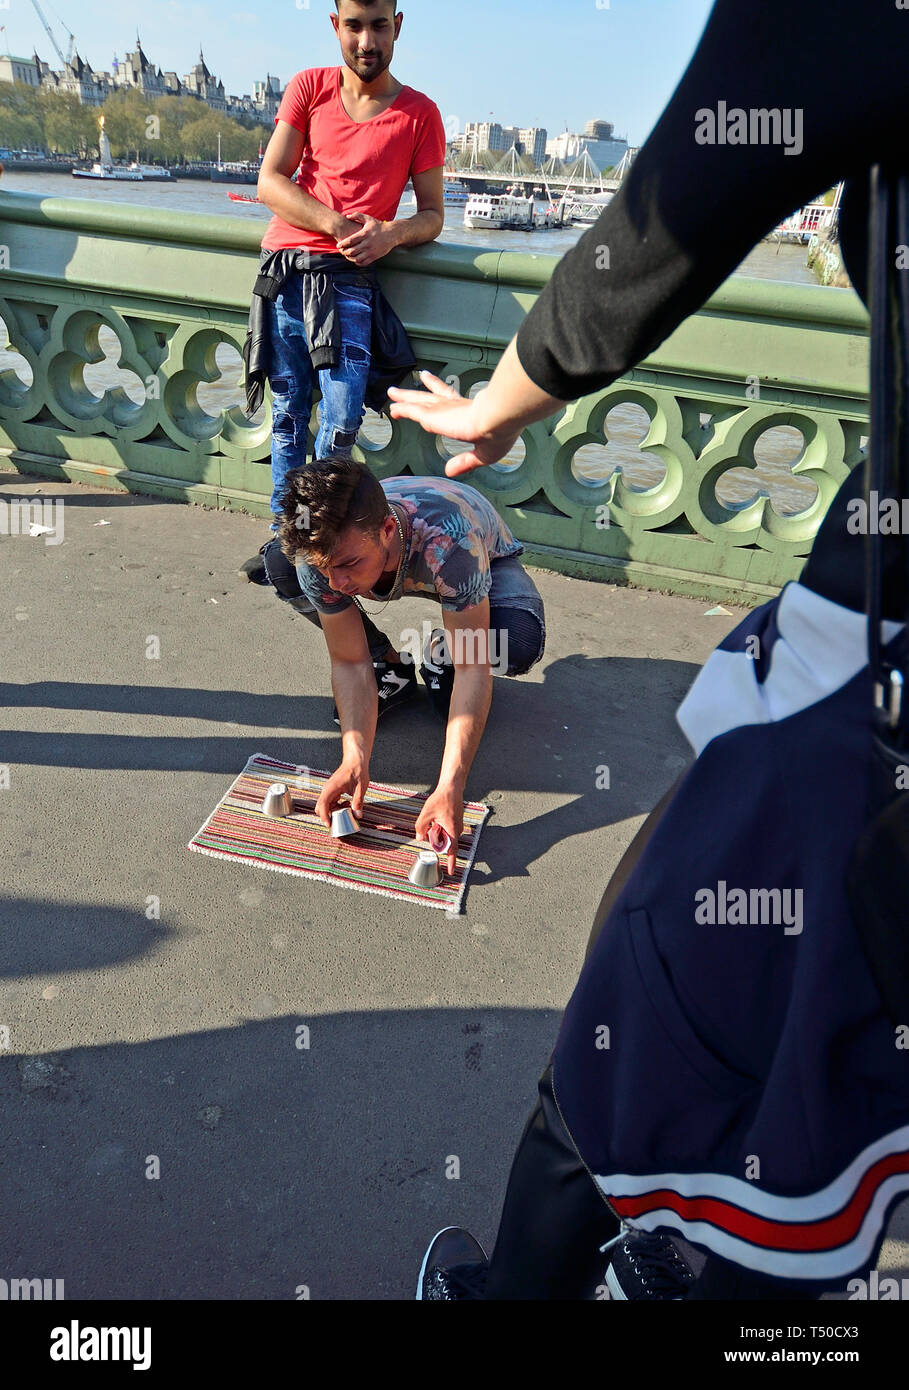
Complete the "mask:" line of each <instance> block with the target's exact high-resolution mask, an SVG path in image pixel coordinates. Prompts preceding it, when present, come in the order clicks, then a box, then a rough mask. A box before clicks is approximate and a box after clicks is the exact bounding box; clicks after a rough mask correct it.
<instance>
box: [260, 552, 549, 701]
mask: <svg viewBox="0 0 909 1390" xmlns="http://www.w3.org/2000/svg"><path fill="white" fill-rule="evenodd" d="M262 558H263V559H264V561H265V570H266V573H267V575H268V577H269V579H270V581H271V583H272V585H273V586H274V589H275V591H276V593H277V595H278V597H279V598H280V599H283V600H284V602H285V603H289V604H290V605H291V607H292V608H295V609H296V611H297V612H298V613H301V614H302V615H303V617H304V618H308V619H309V621H310V622H311V623H313V624H314V625H315V626H316V627H318V628H320V629H321V626H322V624H321V623H320V622H319V614H318V612H317V611H316V609H315V607H314V605H313V604H312V603H310V601H309V599H308V598H307V597H306V595H305V594H304V593H303V590H302V589H301V588H300V585H299V583H298V581H297V572H296V570H295V568H294V566H293V565H292V564H291V563H290V561H289V560H288V559H287V557H286V556H285V555H284V554H283V553H282V551H281V548H280V546H279V545H278V542H277V540H273V541H269V542H268V544H267V545H266V546H265V547H264V548H263V551H262ZM489 568H490V573H491V575H492V587H491V589H490V591H489V630H490V633H496V634H498V647H497V648H496V649H495V651H493V648H492V644H491V643H490V649H489V650H490V652H491V654H492V655H494V656H496V657H497V658H499V660H500V661H501V659H502V658H504V657H506V656H507V669H506V670H505V671H504V672H503V671H502V670H501V668H500V669H499V670H497V671H496V674H504V675H506V676H523V675H524V673H525V672H526V671H529V670H530V668H531V666H535V665H536V664H537V662H538V661H541V660H542V659H543V652H544V650H545V647H546V615H545V613H544V610H543V600H542V598H541V597H540V593H539V590H538V589H537V586H536V584H534V582H533V580H532V579H531V577H530V575H529V574H528V573H527V571H526V570H525V568H524V566H523V565H522V564H521V561H520V559H519V557H518V556H517V555H508V556H506V557H504V558H503V559H499V560H491V561H490V566H489ZM407 597H408V598H425V599H428V600H429V602H430V603H436V604H438V602H439V600H438V598H437V597H436V596H435V595H433V594H408V595H407ZM354 603H356V604H357V607H358V608H360V605H359V604H358V603H357V600H356V599H354ZM360 617H361V618H362V619H363V630H364V632H365V633H366V645H367V646H368V648H369V655H370V657H371V658H372V660H373V661H381V660H383V659H384V657H385V653H386V652H387V651H388V648H389V647H393V646H398V643H399V642H400V640H401V639H400V637H398V638H397V639H396V641H394V642H392V641H391V640H390V638H389V637H387V636H386V634H385V633H384V632H381V631H380V630H379V628H377V627H376V625H375V623H374V622H373V621H372V620H371V619H370V618H369V617H368V616H367V615H366V613H365V612H364V611H363V609H362V608H360ZM439 626H440V627H441V626H442V624H441V622H440V623H439ZM506 643H507V646H506V645H505V644H506Z"/></svg>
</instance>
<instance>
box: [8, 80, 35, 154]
mask: <svg viewBox="0 0 909 1390" xmlns="http://www.w3.org/2000/svg"><path fill="white" fill-rule="evenodd" d="M43 115H44V113H43V110H42V107H41V102H40V97H39V94H38V92H37V90H36V89H35V88H34V87H31V86H29V84H28V83H27V82H2V83H0V145H5V146H6V147H7V148H8V149H13V150H19V149H34V150H42V149H45V148H46V145H45V140H44V119H43Z"/></svg>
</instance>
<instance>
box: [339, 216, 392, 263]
mask: <svg viewBox="0 0 909 1390" xmlns="http://www.w3.org/2000/svg"><path fill="white" fill-rule="evenodd" d="M345 216H346V217H347V220H348V222H360V223H362V227H361V229H360V231H358V232H352V233H351V234H350V236H345V237H342V238H341V240H340V241H339V242H338V250H339V251H340V252H341V255H342V256H346V257H347V259H348V260H349V261H353V263H354V265H372V263H373V261H378V260H380V259H381V258H382V256H387V255H388V253H389V251H391V250H392V249H393V248H394V247H395V246H396V244H397V242H396V240H395V234H394V232H393V231H392V230H391V228H390V226H389V224H388V223H387V222H378V221H376V219H375V218H374V217H370V216H369V215H368V214H367V213H365V212H351V213H349V214H348V213H345Z"/></svg>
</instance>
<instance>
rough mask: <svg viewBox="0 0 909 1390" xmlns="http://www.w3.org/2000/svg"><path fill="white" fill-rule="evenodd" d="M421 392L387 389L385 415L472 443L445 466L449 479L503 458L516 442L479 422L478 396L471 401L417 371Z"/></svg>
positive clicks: (435, 378) (444, 384)
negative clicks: (389, 404) (387, 401)
mask: <svg viewBox="0 0 909 1390" xmlns="http://www.w3.org/2000/svg"><path fill="white" fill-rule="evenodd" d="M419 375H420V380H421V381H422V382H423V384H424V385H425V387H426V388H427V389H426V390H425V391H406V390H404V389H403V388H402V387H400V386H391V387H389V390H388V394H389V396H390V397H391V399H392V402H393V404H392V405H391V407H390V410H389V414H390V415H391V418H392V419H393V420H416V422H417V424H418V425H422V427H423V429H424V430H427V431H428V432H429V433H430V434H444V435H447V436H448V437H449V438H450V439H458V440H461V441H463V443H465V444H472V445H473V446H474V447H473V448H472V449H467V450H465V452H464V453H463V454H456V455H455V456H454V457H453V458H450V459H449V460H448V462H447V463H446V465H445V472H446V473H447V475H448V477H449V478H457V477H458V476H459V475H460V474H462V473H472V472H473V471H474V469H475V468H483V467H485V466H486V465H487V464H490V463H498V461H499V459H501V458H504V457H505V455H506V454H507V453H508V451H509V449H511V447H512V446H513V444H514V442H515V440H516V439H517V437H518V435H517V434H512V433H511V432H510V431H509V432H507V433H505V434H502V433H501V432H497V431H490V430H488V429H487V427H486V425H485V424H484V422H483V417H482V411H481V406H480V400H479V397H480V394H481V393H478V394H477V395H476V396H475V397H474V398H473V399H472V400H470V399H469V398H468V397H466V396H461V395H459V394H458V392H457V391H456V390H455V388H454V387H453V386H448V385H447V384H446V383H445V382H444V381H442V380H441V378H440V377H437V376H433V374H432V372H426V371H423V372H420V374H419Z"/></svg>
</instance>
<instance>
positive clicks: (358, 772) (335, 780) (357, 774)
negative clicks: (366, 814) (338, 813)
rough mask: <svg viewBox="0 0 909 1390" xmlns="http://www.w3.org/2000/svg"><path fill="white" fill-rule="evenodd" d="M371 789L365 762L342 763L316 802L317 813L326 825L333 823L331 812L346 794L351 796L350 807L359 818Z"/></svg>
mask: <svg viewBox="0 0 909 1390" xmlns="http://www.w3.org/2000/svg"><path fill="white" fill-rule="evenodd" d="M368 790H369V768H368V767H367V766H365V765H364V764H363V763H346V762H345V763H342V764H341V766H340V767H339V768H338V770H337V772H336V773H334V775H333V776H331V777H329V779H328V781H327V782H326V783H325V786H324V787H323V788H322V794H321V796H320V797H319V799H318V801H317V802H316V815H317V816H318V817H319V820H320V821H321V822H322V824H323V825H324V826H330V825H331V813H332V811H334V810H336V809H337V806H338V802H339V801H340V800H341V798H342V797H344V796H349V797H350V809H351V810H352V811H353V813H354V815H355V816H356V817H357V819H359V818H360V816H362V814H363V801H364V798H365V796H366V793H367V791H368Z"/></svg>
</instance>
